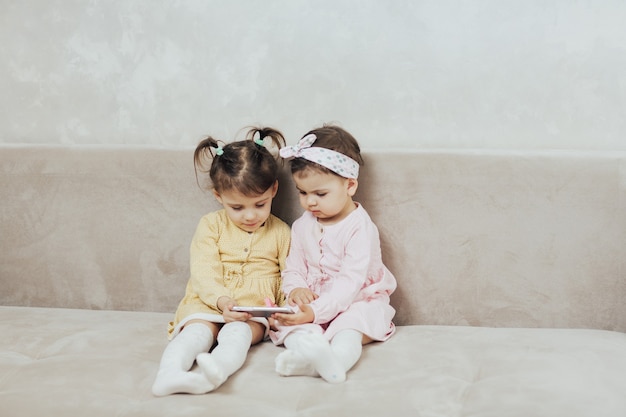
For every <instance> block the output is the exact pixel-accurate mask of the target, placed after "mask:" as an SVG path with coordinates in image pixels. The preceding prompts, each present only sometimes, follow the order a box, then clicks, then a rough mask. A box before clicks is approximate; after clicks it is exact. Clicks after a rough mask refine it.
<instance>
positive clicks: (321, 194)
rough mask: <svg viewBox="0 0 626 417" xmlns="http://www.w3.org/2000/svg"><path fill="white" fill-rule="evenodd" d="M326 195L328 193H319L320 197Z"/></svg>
mask: <svg viewBox="0 0 626 417" xmlns="http://www.w3.org/2000/svg"><path fill="white" fill-rule="evenodd" d="M325 195H326V193H317V196H318V197H324V196H325Z"/></svg>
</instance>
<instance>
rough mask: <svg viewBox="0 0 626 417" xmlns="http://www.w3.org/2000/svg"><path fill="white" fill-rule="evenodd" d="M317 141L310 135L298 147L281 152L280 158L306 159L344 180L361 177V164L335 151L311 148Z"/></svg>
mask: <svg viewBox="0 0 626 417" xmlns="http://www.w3.org/2000/svg"><path fill="white" fill-rule="evenodd" d="M316 139H317V136H315V135H314V134H312V133H311V134H309V135H306V136H305V137H303V138H302V139H300V141H299V142H298V144H297V145H295V146H287V147H284V148H282V149H281V150H280V156H281V157H283V158H285V159H292V158H304V159H306V160H307V161H311V162H315V163H316V164H320V165H321V166H323V167H325V168H328V169H330V170H331V171H333V172H334V173H336V174H338V175H341V176H342V177H344V178H357V177H358V176H359V163H358V162H357V161H355V160H354V159H352V158H350V157H348V156H346V155H344V154H342V153H339V152H336V151H333V150H331V149H326V148H321V147H319V146H311V145H313V142H315V140H316Z"/></svg>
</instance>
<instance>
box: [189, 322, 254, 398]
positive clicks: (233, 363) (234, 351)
mask: <svg viewBox="0 0 626 417" xmlns="http://www.w3.org/2000/svg"><path fill="white" fill-rule="evenodd" d="M251 343H252V330H251V329H250V326H249V325H248V323H245V322H243V321H235V322H231V323H226V324H225V325H224V326H223V327H222V328H221V330H220V331H219V333H218V334H217V346H216V347H215V349H213V352H211V353H210V354H209V353H204V352H203V353H200V354H199V355H198V356H197V357H196V361H197V362H198V366H200V369H202V372H203V373H204V375H205V376H206V377H207V379H208V380H209V381H210V382H211V384H213V389H215V388H217V387H219V386H220V385H222V384H223V383H224V382H225V381H226V380H227V379H228V377H229V376H231V375H232V374H233V373H235V372H236V371H237V370H238V369H239V368H241V366H242V365H243V364H244V362H245V361H246V357H247V356H248V350H250V344H251Z"/></svg>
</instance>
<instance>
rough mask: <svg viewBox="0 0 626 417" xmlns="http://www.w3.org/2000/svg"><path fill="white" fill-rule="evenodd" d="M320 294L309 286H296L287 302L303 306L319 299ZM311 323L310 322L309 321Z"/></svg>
mask: <svg viewBox="0 0 626 417" xmlns="http://www.w3.org/2000/svg"><path fill="white" fill-rule="evenodd" d="M318 297H319V296H318V295H317V294H315V293H314V292H313V291H311V290H310V289H308V288H296V289H295V290H292V291H291V292H290V293H289V296H288V297H287V302H288V303H289V305H291V306H295V305H298V306H302V305H304V304H310V303H312V302H313V301H315V300H317V298H318ZM308 323H310V322H308Z"/></svg>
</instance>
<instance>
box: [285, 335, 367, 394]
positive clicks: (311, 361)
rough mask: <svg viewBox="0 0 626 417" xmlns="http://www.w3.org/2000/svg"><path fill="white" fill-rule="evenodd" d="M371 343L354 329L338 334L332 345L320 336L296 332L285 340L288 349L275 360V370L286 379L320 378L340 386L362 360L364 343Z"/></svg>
mask: <svg viewBox="0 0 626 417" xmlns="http://www.w3.org/2000/svg"><path fill="white" fill-rule="evenodd" d="M369 341H370V340H369V339H367V338H366V337H364V336H363V334H362V333H361V332H359V331H357V330H352V329H347V330H342V331H340V332H338V333H337V334H336V335H335V336H334V337H333V340H332V342H331V343H328V341H327V340H326V338H324V336H322V335H320V334H311V333H302V332H294V333H293V334H291V335H289V336H288V337H287V338H286V339H285V346H286V347H287V350H285V352H283V353H281V354H280V355H279V356H278V357H277V358H276V371H277V372H278V373H279V374H281V375H284V376H289V375H311V376H316V375H320V376H321V377H322V378H324V379H325V380H326V381H328V382H331V383H340V382H343V381H345V379H346V372H347V371H348V370H350V369H351V368H352V367H353V366H354V364H355V363H356V362H357V361H358V360H359V358H360V357H361V352H362V344H363V343H368V342H369Z"/></svg>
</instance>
